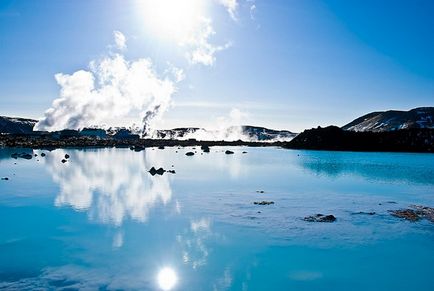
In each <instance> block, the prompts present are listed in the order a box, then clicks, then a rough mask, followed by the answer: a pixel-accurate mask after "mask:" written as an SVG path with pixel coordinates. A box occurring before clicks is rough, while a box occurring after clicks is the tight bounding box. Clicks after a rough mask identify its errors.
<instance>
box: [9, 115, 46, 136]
mask: <svg viewBox="0 0 434 291" xmlns="http://www.w3.org/2000/svg"><path fill="white" fill-rule="evenodd" d="M36 122H37V120H33V119H26V118H18V117H6V116H0V133H12V134H21V133H31V132H32V131H33V127H34V126H35V124H36Z"/></svg>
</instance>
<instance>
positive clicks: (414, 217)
mask: <svg viewBox="0 0 434 291" xmlns="http://www.w3.org/2000/svg"><path fill="white" fill-rule="evenodd" d="M389 212H390V214H391V215H392V216H395V217H399V218H404V219H406V220H409V221H412V222H415V221H418V220H419V219H420V217H419V215H418V214H417V213H416V211H414V210H413V209H399V210H389Z"/></svg>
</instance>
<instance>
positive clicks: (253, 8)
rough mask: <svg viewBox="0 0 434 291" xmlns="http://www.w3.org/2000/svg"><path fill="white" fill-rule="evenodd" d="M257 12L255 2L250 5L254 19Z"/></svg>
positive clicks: (251, 15) (251, 16)
mask: <svg viewBox="0 0 434 291" xmlns="http://www.w3.org/2000/svg"><path fill="white" fill-rule="evenodd" d="M255 14H256V5H255V4H253V5H251V6H250V18H251V19H252V20H255Z"/></svg>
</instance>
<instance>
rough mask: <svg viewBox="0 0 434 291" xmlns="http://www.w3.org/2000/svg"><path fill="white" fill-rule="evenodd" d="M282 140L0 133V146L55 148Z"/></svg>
mask: <svg viewBox="0 0 434 291" xmlns="http://www.w3.org/2000/svg"><path fill="white" fill-rule="evenodd" d="M283 144H284V143H283V142H248V141H241V140H238V141H198V140H195V139H188V140H173V139H170V140H169V139H128V138H126V139H115V138H95V137H65V138H60V139H53V138H48V137H33V136H27V135H19V136H18V135H8V134H4V135H0V147H9V148H31V149H47V150H50V149H56V148H87V147H128V148H129V147H134V148H135V149H140V148H147V147H177V146H179V147H188V146H198V147H204V148H206V147H211V146H250V147H267V146H279V147H280V146H283Z"/></svg>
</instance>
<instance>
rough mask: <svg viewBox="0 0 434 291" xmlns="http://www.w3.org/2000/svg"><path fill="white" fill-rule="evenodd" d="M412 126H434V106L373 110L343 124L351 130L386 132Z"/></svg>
mask: <svg viewBox="0 0 434 291" xmlns="http://www.w3.org/2000/svg"><path fill="white" fill-rule="evenodd" d="M411 128H434V107H419V108H415V109H412V110H409V111H397V110H389V111H379V112H372V113H369V114H366V115H363V116H362V117H359V118H357V119H355V120H354V121H352V122H350V123H348V124H347V125H345V126H343V127H342V129H344V130H350V131H362V132H363V131H372V132H385V131H393V130H399V129H411Z"/></svg>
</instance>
